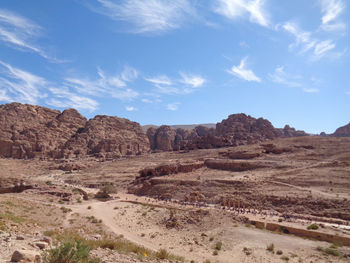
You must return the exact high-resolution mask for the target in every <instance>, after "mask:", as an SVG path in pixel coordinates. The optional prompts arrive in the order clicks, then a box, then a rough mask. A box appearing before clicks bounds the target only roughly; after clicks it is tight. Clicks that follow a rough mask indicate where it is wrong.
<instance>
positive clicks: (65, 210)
mask: <svg viewBox="0 0 350 263" xmlns="http://www.w3.org/2000/svg"><path fill="white" fill-rule="evenodd" d="M61 210H62V212H63V213H65V214H66V213H69V212H72V209H70V208H67V207H64V206H62V207H61Z"/></svg>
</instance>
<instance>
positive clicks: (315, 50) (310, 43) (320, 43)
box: [277, 22, 336, 60]
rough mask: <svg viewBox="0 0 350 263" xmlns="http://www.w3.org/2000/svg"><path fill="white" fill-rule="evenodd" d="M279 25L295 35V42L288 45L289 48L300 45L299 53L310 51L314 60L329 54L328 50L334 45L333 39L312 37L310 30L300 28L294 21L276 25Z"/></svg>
mask: <svg viewBox="0 0 350 263" xmlns="http://www.w3.org/2000/svg"><path fill="white" fill-rule="evenodd" d="M280 27H282V28H283V29H284V30H285V31H287V32H289V33H290V34H292V35H293V36H294V37H295V42H294V43H293V44H291V45H290V46H289V48H290V49H295V48H297V47H300V48H301V51H300V52H301V53H305V52H308V51H311V52H312V58H313V59H314V60H318V59H321V58H323V57H324V56H326V55H329V52H330V51H331V50H333V49H334V48H335V47H336V44H335V43H334V42H333V40H330V39H327V40H318V39H316V38H314V37H312V33H311V32H307V31H303V30H301V29H300V28H299V27H298V25H297V24H295V23H292V22H287V23H285V24H283V25H282V26H281V25H278V26H277V29H279V28H280Z"/></svg>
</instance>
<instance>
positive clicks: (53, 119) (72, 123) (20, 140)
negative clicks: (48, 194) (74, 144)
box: [0, 103, 86, 159]
mask: <svg viewBox="0 0 350 263" xmlns="http://www.w3.org/2000/svg"><path fill="white" fill-rule="evenodd" d="M85 122H86V119H85V118H84V117H83V116H81V115H80V114H79V113H78V112H77V111H76V110H74V109H68V110H65V111H63V112H62V113H61V112H59V111H56V110H51V109H48V108H44V107H40V106H33V105H27V104H20V103H11V104H5V105H1V106H0V156H1V157H12V158H18V159H26V158H34V157H54V158H57V157H60V153H61V150H62V146H63V145H64V143H65V142H66V141H67V140H68V139H69V138H71V137H72V136H73V135H74V134H75V133H76V132H77V131H78V130H79V129H80V128H82V127H84V125H85Z"/></svg>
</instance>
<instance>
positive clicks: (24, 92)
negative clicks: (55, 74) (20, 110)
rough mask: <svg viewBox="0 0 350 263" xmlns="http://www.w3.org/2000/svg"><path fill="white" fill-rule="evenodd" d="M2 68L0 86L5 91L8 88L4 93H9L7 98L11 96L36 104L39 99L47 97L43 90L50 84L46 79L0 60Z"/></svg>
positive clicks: (14, 98)
mask: <svg viewBox="0 0 350 263" xmlns="http://www.w3.org/2000/svg"><path fill="white" fill-rule="evenodd" d="M1 68H2V70H1V71H0V88H1V89H2V90H3V91H4V90H6V92H5V93H4V94H8V95H7V96H6V97H7V98H10V97H11V98H12V99H13V100H16V101H21V102H24V103H31V104H35V103H37V101H38V99H40V98H43V97H45V93H44V92H43V91H42V90H43V89H44V88H45V87H46V85H47V84H48V83H47V81H46V80H45V79H43V78H41V77H39V76H36V75H34V74H31V73H29V72H26V71H24V70H21V69H18V68H15V67H13V66H11V65H9V64H7V63H4V62H2V61H0V69H1ZM1 73H2V74H1ZM9 96H10V97H9Z"/></svg>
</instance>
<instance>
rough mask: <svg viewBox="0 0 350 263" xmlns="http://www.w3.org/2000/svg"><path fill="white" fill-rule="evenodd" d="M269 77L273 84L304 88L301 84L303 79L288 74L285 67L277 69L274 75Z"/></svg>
mask: <svg viewBox="0 0 350 263" xmlns="http://www.w3.org/2000/svg"><path fill="white" fill-rule="evenodd" d="M269 77H270V79H271V80H272V81H273V82H275V83H279V84H282V85H286V86H289V87H301V86H302V84H301V83H300V82H299V80H300V78H301V77H300V76H294V75H291V74H288V73H286V72H285V70H284V67H283V66H280V67H277V68H276V69H275V72H274V73H273V74H269Z"/></svg>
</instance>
